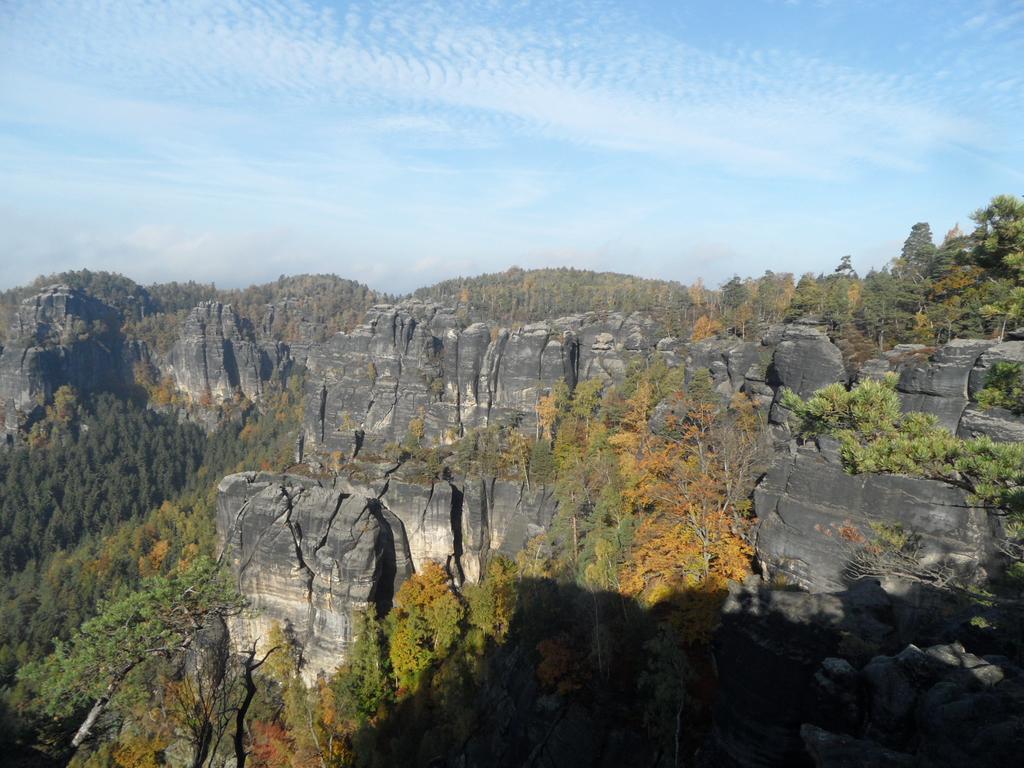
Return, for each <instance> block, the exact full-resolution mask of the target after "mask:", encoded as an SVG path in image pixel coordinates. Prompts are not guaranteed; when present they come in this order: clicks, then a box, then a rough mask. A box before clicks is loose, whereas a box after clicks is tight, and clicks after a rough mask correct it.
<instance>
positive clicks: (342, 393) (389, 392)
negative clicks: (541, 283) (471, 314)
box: [305, 301, 656, 455]
mask: <svg viewBox="0 0 1024 768" xmlns="http://www.w3.org/2000/svg"><path fill="white" fill-rule="evenodd" d="M655 337H656V333H655V332H654V326H653V323H652V322H651V321H650V320H649V319H648V318H646V317H644V316H642V315H639V314H637V315H629V316H623V315H621V314H618V313H609V314H607V315H603V316H598V315H596V314H591V315H585V316H578V317H577V316H574V317H565V318H560V319H558V320H552V321H545V322H541V323H533V324H530V325H526V326H523V327H522V328H519V329H517V330H513V331H509V330H505V329H498V328H493V327H490V326H488V325H485V324H483V323H474V324H472V325H470V326H468V327H467V328H464V329H460V328H459V327H458V322H457V320H456V318H455V316H454V315H453V314H452V313H451V311H450V310H446V309H445V308H443V307H440V306H438V305H436V304H428V303H423V302H416V301H409V302H403V303H402V304H400V305H397V306H380V307H377V308H375V309H374V310H372V311H371V312H370V313H369V315H368V316H367V319H366V322H365V323H364V324H363V325H361V326H359V327H358V328H356V329H355V330H353V331H352V332H351V333H347V334H346V333H339V334H337V335H335V336H334V337H333V338H331V339H329V340H328V341H327V342H326V343H325V344H323V345H318V346H315V347H312V348H310V351H309V355H308V358H307V360H306V366H307V370H308V376H307V385H308V387H309V390H308V393H307V394H308V398H307V411H306V419H305V429H306V438H307V445H309V446H310V447H314V448H319V449H322V450H326V451H340V452H342V453H343V454H347V455H354V454H355V453H357V452H358V451H359V450H362V449H364V448H366V449H371V450H372V449H377V448H379V447H381V446H382V445H383V444H385V443H388V442H396V441H400V440H401V439H402V438H403V437H404V436H405V434H406V433H407V431H408V429H409V425H410V422H412V421H413V419H421V420H422V421H423V425H424V433H425V435H426V437H427V438H428V439H430V440H433V441H442V442H444V441H448V440H451V439H453V438H455V437H458V436H460V435H462V434H464V433H465V432H466V431H467V430H470V429H473V428H476V427H484V426H487V425H490V424H497V423H500V422H503V421H504V422H513V421H514V422H516V423H518V424H519V425H520V427H521V428H523V429H524V430H527V431H532V429H533V427H534V424H535V420H536V415H535V408H536V404H537V401H538V399H539V398H540V397H541V396H542V395H544V394H546V393H547V392H548V391H550V389H551V387H552V386H554V384H555V383H556V382H558V381H560V380H564V381H566V382H567V383H568V384H569V385H570V386H574V385H575V384H576V383H577V382H578V381H583V380H586V379H591V378H602V379H605V380H621V379H622V377H623V376H624V375H625V372H626V366H627V364H628V362H629V360H630V359H631V358H633V357H637V358H642V357H643V356H646V355H648V354H650V353H652V352H653V351H654V350H655V345H656V341H655Z"/></svg>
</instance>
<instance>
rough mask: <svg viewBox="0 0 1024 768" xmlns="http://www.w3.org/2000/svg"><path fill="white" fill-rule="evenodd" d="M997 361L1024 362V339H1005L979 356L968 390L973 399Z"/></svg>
mask: <svg viewBox="0 0 1024 768" xmlns="http://www.w3.org/2000/svg"><path fill="white" fill-rule="evenodd" d="M990 343H991V342H990ZM996 363H1021V364H1024V341H1004V342H1002V343H1001V344H993V345H992V346H990V347H989V348H988V349H986V350H985V351H984V352H983V353H982V354H981V355H980V356H979V357H978V359H977V361H976V362H975V364H974V367H973V368H972V369H971V373H970V378H969V380H968V385H967V392H968V394H969V395H970V397H971V399H972V400H973V399H974V398H976V397H977V395H978V392H979V391H980V390H981V389H982V388H983V387H984V386H985V381H986V379H988V374H989V372H990V371H991V370H992V367H993V366H994V365H995V364H996ZM1022 376H1024V374H1022Z"/></svg>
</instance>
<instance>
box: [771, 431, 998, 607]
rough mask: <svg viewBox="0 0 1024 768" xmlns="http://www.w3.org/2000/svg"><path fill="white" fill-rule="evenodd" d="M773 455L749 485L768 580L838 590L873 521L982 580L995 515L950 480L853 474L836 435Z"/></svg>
mask: <svg viewBox="0 0 1024 768" xmlns="http://www.w3.org/2000/svg"><path fill="white" fill-rule="evenodd" d="M819 442H820V444H821V445H822V446H823V447H824V450H822V449H819V447H818V446H816V445H808V446H805V447H802V448H800V449H798V450H796V451H795V452H794V453H793V454H792V455H782V456H779V457H778V458H777V459H775V461H774V463H773V464H772V466H771V468H770V469H769V470H768V473H767V474H766V475H765V476H764V478H763V479H762V480H761V482H760V483H759V484H758V486H757V488H756V490H755V491H754V509H755V512H756V514H757V519H758V521H759V524H758V527H757V533H756V550H757V557H758V560H759V563H760V566H761V569H762V573H763V574H764V575H765V577H766V578H769V579H770V578H775V577H782V578H784V579H785V581H786V582H787V583H789V584H794V585H799V586H800V587H803V588H804V589H808V590H811V591H813V592H832V591H836V590H840V589H842V588H843V586H844V584H845V582H846V580H847V579H846V576H845V568H846V566H847V565H848V562H849V560H850V557H851V554H852V552H853V550H854V548H855V546H856V543H855V542H853V543H851V541H850V539H851V537H853V538H856V535H855V534H854V531H856V532H857V533H859V535H860V537H862V539H861V540H864V541H871V540H872V539H873V538H875V535H876V534H875V533H874V532H873V531H872V528H871V524H872V523H887V524H896V525H900V526H901V527H902V528H903V530H904V531H906V532H908V533H911V534H912V535H914V536H915V537H916V538H917V543H918V545H919V547H920V554H921V559H922V565H926V566H940V565H941V566H945V567H948V568H951V569H953V570H955V571H957V572H958V573H960V574H961V575H962V576H963V577H964V578H965V579H967V580H968V581H976V582H980V581H982V580H983V579H984V577H985V575H986V573H985V567H986V565H987V563H988V562H989V560H990V558H991V557H992V555H993V553H994V549H995V536H994V529H993V526H994V524H995V523H994V521H993V522H992V523H990V521H989V519H988V514H987V513H986V512H985V510H983V509H977V508H974V507H972V506H971V504H970V503H969V501H968V499H967V494H966V493H965V492H964V491H963V490H961V489H959V488H955V487H953V486H951V485H949V484H947V483H942V482H939V481H937V480H926V479H923V478H916V477H904V476H900V475H872V474H862V475H851V474H848V473H847V472H846V471H845V470H844V469H843V466H842V463H841V462H840V460H839V456H838V451H837V446H836V445H835V444H834V441H831V440H828V439H826V438H823V439H821V440H820V441H819Z"/></svg>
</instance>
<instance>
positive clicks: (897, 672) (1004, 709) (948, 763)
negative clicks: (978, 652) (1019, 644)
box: [800, 643, 1024, 768]
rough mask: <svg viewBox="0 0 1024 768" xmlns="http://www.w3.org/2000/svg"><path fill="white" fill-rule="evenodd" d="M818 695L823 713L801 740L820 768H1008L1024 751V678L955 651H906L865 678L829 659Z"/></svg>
mask: <svg viewBox="0 0 1024 768" xmlns="http://www.w3.org/2000/svg"><path fill="white" fill-rule="evenodd" d="M811 688H812V690H813V691H814V695H815V697H816V699H817V700H818V701H819V702H820V703H821V704H822V705H823V706H822V707H821V708H820V709H819V711H818V712H817V713H815V714H814V715H813V718H812V723H818V725H813V724H810V723H808V724H805V725H804V726H803V727H802V728H801V731H800V733H801V736H802V738H803V741H804V743H805V745H806V747H807V750H808V752H809V754H810V755H811V756H812V758H813V760H814V765H815V766H817V768H846V767H847V766H868V765H879V766H882V765H885V766H889V765H897V766H899V765H905V766H929V767H930V768H959V766H966V765H970V766H977V767H978V768H985V767H986V766H992V768H1002V766H1006V765H1012V764H1013V763H1014V762H1019V760H1020V755H1021V749H1024V670H1021V669H1020V667H1018V666H1016V665H1014V664H1012V663H1010V661H1009V660H1008V659H1006V658H1003V657H988V658H980V657H978V656H975V655H974V654H971V653H968V652H966V651H965V650H964V648H963V646H962V645H959V644H957V643H953V644H948V645H936V646H932V647H930V648H925V649H921V648H918V647H917V646H915V645H908V646H907V647H906V648H905V649H904V650H902V651H901V652H900V653H898V654H896V655H893V656H877V657H875V658H873V659H871V661H870V662H869V663H867V664H866V665H865V666H864V667H863V668H862V669H860V670H855V669H854V668H853V666H851V665H850V664H849V663H848V662H846V661H844V660H842V659H834V658H831V659H826V660H825V661H824V663H823V664H822V666H821V668H820V670H819V671H818V672H817V673H816V674H815V676H814V680H813V683H812V685H811ZM829 715H832V716H831V717H829Z"/></svg>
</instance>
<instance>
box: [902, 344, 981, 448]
mask: <svg viewBox="0 0 1024 768" xmlns="http://www.w3.org/2000/svg"><path fill="white" fill-rule="evenodd" d="M992 345H993V342H991V341H986V340H983V339H953V340H952V341H951V342H949V343H948V344H946V345H945V346H943V347H940V348H939V349H938V350H937V351H936V352H935V354H933V355H932V356H931V358H930V359H929V360H928V362H927V363H923V364H919V365H914V366H911V367H909V368H906V369H904V371H903V372H902V373H901V374H900V380H899V384H898V385H897V390H898V391H899V393H900V401H901V403H902V405H903V410H904V411H920V412H922V413H931V414H934V415H935V416H936V417H938V419H939V423H940V424H942V426H944V427H946V429H948V430H949V431H951V432H956V429H957V425H958V424H959V423H960V417H961V416H962V415H963V412H964V408H966V407H967V402H968V381H969V379H970V377H971V371H972V370H973V369H974V366H975V363H976V362H977V360H978V358H979V356H981V354H982V353H983V352H985V350H987V349H988V348H989V347H991V346H992Z"/></svg>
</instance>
